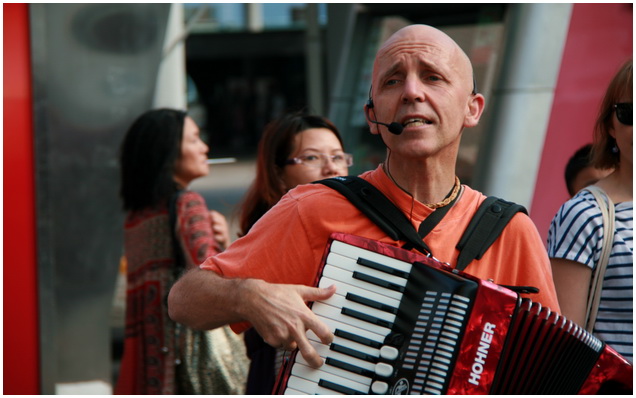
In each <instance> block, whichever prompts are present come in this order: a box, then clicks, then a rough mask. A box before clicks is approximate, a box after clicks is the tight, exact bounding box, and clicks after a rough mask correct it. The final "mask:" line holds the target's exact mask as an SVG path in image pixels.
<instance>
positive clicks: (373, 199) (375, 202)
mask: <svg viewBox="0 0 636 398" xmlns="http://www.w3.org/2000/svg"><path fill="white" fill-rule="evenodd" d="M315 183H320V184H323V185H326V186H328V187H330V188H332V189H335V190H336V191H338V192H340V193H341V194H342V195H343V196H344V197H346V198H347V199H349V201H350V202H351V203H353V205H355V206H356V207H357V208H358V209H359V210H360V211H361V212H363V213H364V214H365V215H366V216H367V217H369V219H370V220H371V221H373V222H374V223H375V224H376V225H377V226H379V227H380V228H381V229H382V230H383V231H384V232H386V234H387V235H388V236H389V237H391V239H393V240H403V241H406V242H408V243H409V244H410V245H412V246H413V247H414V248H415V249H417V250H419V251H420V252H422V253H424V254H427V255H428V254H430V253H431V251H430V249H429V248H428V246H427V245H426V244H425V243H424V242H423V241H422V238H421V237H420V235H418V233H417V231H416V230H415V228H413V225H412V224H411V223H410V222H409V220H408V219H407V218H406V217H405V216H404V214H403V213H402V212H401V211H400V209H398V208H397V207H396V206H395V205H394V204H393V202H391V201H390V200H389V199H388V198H387V197H386V196H384V194H383V193H382V192H380V191H379V190H378V189H377V188H376V187H374V186H373V185H372V184H370V183H369V182H367V181H366V180H364V179H362V178H360V177H356V176H347V177H334V178H328V179H325V180H320V181H316V182H315Z"/></svg>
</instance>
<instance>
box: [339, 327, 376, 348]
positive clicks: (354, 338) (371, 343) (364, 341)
mask: <svg viewBox="0 0 636 398" xmlns="http://www.w3.org/2000/svg"><path fill="white" fill-rule="evenodd" d="M333 334H334V335H336V336H338V337H342V338H343V339H347V340H351V341H354V342H356V343H360V344H363V345H366V346H369V347H371V348H377V349H380V347H382V343H381V342H378V341H375V340H371V339H368V338H366V337H362V336H360V335H357V334H353V333H350V332H347V331H344V330H342V329H336V330H335V331H334V333H333Z"/></svg>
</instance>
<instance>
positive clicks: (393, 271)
mask: <svg viewBox="0 0 636 398" xmlns="http://www.w3.org/2000/svg"><path fill="white" fill-rule="evenodd" d="M356 262H357V263H358V264H360V265H364V266H365V267H369V268H373V269H375V270H378V271H381V272H385V273H387V274H390V275H394V276H399V277H400V278H404V279H408V277H409V273H408V272H404V271H400V270H399V269H395V268H391V267H387V266H386V265H382V264H380V263H376V262H375V261H371V260H367V259H366V258H362V257H358V261H356Z"/></svg>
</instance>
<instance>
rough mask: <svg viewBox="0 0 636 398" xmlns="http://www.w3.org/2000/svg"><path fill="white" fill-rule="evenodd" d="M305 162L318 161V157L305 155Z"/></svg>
mask: <svg viewBox="0 0 636 398" xmlns="http://www.w3.org/2000/svg"><path fill="white" fill-rule="evenodd" d="M305 160H309V161H312V160H318V156H316V155H305Z"/></svg>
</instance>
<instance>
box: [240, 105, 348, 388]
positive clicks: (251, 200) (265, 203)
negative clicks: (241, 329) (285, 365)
mask: <svg viewBox="0 0 636 398" xmlns="http://www.w3.org/2000/svg"><path fill="white" fill-rule="evenodd" d="M352 164H353V158H352V156H351V155H350V154H348V153H345V152H344V149H343V144H342V138H341V137H340V132H339V131H338V129H337V128H336V126H334V124H333V123H331V122H330V121H329V120H327V119H326V118H324V117H321V116H315V115H306V114H303V113H291V114H286V115H283V116H282V117H280V118H278V119H276V120H273V121H272V122H270V123H269V124H268V125H267V126H266V127H265V131H264V132H263V136H262V137H261V140H260V142H259V147H258V159H257V168H256V178H255V179H254V182H253V183H252V185H251V186H250V188H249V190H248V191H247V194H246V196H245V199H244V201H243V203H242V205H241V207H240V208H239V226H240V233H241V235H245V234H247V232H248V231H249V230H250V228H251V227H252V225H254V223H256V221H258V219H259V218H261V216H262V215H263V214H265V213H266V212H267V211H268V210H269V209H270V208H272V207H273V206H274V205H275V204H276V203H278V201H279V200H280V198H281V197H282V196H283V195H284V194H285V193H286V192H287V191H289V190H290V189H292V188H294V187H296V186H297V185H300V184H307V183H310V182H312V181H316V180H321V179H324V178H329V177H336V176H346V175H348V169H349V167H350V166H351V165H352ZM245 345H246V347H247V353H248V356H249V357H250V359H251V361H252V362H251V364H250V371H249V376H248V381H247V389H246V391H245V393H246V394H271V393H272V389H273V387H274V382H275V380H276V370H277V369H278V368H279V367H280V362H281V361H282V354H283V352H282V350H278V351H277V349H276V348H274V347H271V346H269V345H268V344H267V343H265V342H264V341H263V339H262V338H261V337H260V336H259V335H258V333H257V332H256V331H255V330H254V329H249V330H248V331H246V332H245Z"/></svg>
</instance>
